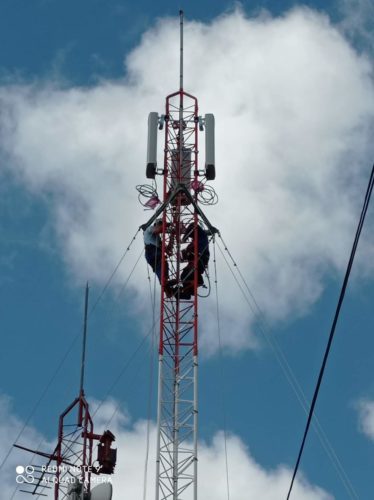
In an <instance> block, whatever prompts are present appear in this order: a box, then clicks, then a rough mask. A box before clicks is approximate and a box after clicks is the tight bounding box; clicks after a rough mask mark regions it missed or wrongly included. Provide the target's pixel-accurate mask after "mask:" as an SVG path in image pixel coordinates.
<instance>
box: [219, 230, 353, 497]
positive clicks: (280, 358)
mask: <svg viewBox="0 0 374 500" xmlns="http://www.w3.org/2000/svg"><path fill="white" fill-rule="evenodd" d="M220 238H221V240H222V243H223V244H224V246H225V251H226V252H227V253H228V255H229V256H230V259H231V260H232V262H233V265H234V268H235V269H236V271H237V272H238V274H239V276H240V278H241V280H242V282H243V284H244V287H245V289H246V290H247V291H248V293H249V295H250V297H251V299H252V301H253V304H254V305H253V304H252V303H251V301H250V300H249V298H248V297H247V295H246V293H245V291H244V289H243V287H242V286H241V284H240V283H239V281H238V279H237V277H236V276H235V274H234V272H233V270H232V269H231V266H230V264H229V262H228V260H227V259H226V257H225V255H224V253H223V251H222V249H221V248H220V246H219V244H218V242H217V246H218V249H219V250H220V252H221V255H222V257H223V259H224V260H225V263H226V265H227V266H228V268H229V270H230V272H231V274H232V276H233V277H234V280H235V281H236V283H237V285H238V287H239V289H240V290H241V292H242V294H243V297H244V299H245V300H246V302H247V304H248V305H249V307H250V309H251V311H252V312H253V314H254V315H255V316H256V317H257V318H258V328H259V331H260V332H261V334H262V336H263V337H264V339H265V340H266V342H267V343H268V345H269V347H270V348H271V349H272V351H273V353H274V355H275V358H276V360H277V362H278V364H279V366H280V368H281V370H282V372H283V375H284V376H285V378H286V380H287V382H288V383H289V385H290V387H291V389H292V390H293V392H294V394H295V396H296V399H297V400H298V402H299V403H300V406H301V407H302V409H303V410H304V412H305V414H308V411H309V403H308V402H307V399H306V396H305V394H304V391H303V389H302V388H301V386H300V384H299V382H298V380H297V378H296V375H295V374H294V371H293V370H292V368H291V366H290V364H289V363H288V361H287V358H286V356H285V354H284V352H283V350H282V349H281V347H280V345H279V344H278V342H277V341H276V339H275V337H273V336H271V334H270V331H271V329H270V327H269V326H268V324H267V322H266V319H265V314H264V313H263V311H262V310H261V308H260V306H259V305H258V302H257V301H256V298H255V296H254V294H253V292H252V291H251V289H250V288H249V286H248V284H247V282H246V280H245V278H244V276H243V274H242V272H241V271H240V268H239V266H238V265H237V263H236V262H235V260H234V258H233V256H232V254H231V252H230V251H229V249H228V247H227V245H226V244H225V242H224V241H223V239H222V237H221V236H220ZM313 428H314V430H315V432H316V434H317V436H318V438H319V440H320V443H321V445H322V447H323V449H324V450H325V452H326V454H327V456H328V457H329V459H330V461H331V463H332V465H333V467H334V468H335V470H336V472H337V474H338V476H339V478H340V480H341V482H342V484H343V486H344V488H345V489H346V491H347V493H348V495H349V496H350V498H352V499H353V500H355V499H358V495H357V493H356V491H355V489H354V487H353V485H352V483H351V481H350V479H349V477H348V475H347V473H346V472H345V469H344V467H343V465H342V463H341V462H340V460H339V458H338V456H337V454H336V452H335V450H334V448H333V446H332V444H331V443H330V441H329V439H328V437H327V435H326V433H325V431H324V429H323V427H322V425H321V423H320V421H319V420H318V418H317V416H316V417H315V422H313Z"/></svg>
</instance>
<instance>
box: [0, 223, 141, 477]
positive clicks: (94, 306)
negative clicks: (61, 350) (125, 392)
mask: <svg viewBox="0 0 374 500" xmlns="http://www.w3.org/2000/svg"><path fill="white" fill-rule="evenodd" d="M139 231H140V229H138V230H137V231H136V233H135V235H134V236H133V237H132V239H131V240H130V243H129V244H128V246H127V247H126V250H125V252H124V253H123V255H122V256H121V258H120V259H119V261H118V263H117V265H116V266H115V268H114V270H113V272H112V273H111V274H110V276H109V278H108V280H107V282H106V283H105V285H104V287H103V288H102V290H101V292H100V293H99V295H98V298H97V299H96V302H95V303H94V305H93V307H92V308H91V309H90V311H89V316H91V315H92V314H93V312H94V310H95V309H96V307H97V305H98V304H99V302H100V300H101V299H102V297H103V295H104V294H105V292H106V290H107V289H108V288H109V285H110V283H111V282H112V280H113V277H114V276H115V274H116V273H117V271H118V269H119V267H120V265H121V264H122V262H123V260H124V258H125V257H126V255H127V253H128V252H129V251H130V248H131V245H132V244H133V242H134V241H135V239H136V237H137V235H138V233H139ZM79 337H80V333H77V334H76V335H75V337H74V339H73V340H72V342H71V344H70V346H69V347H68V348H67V350H66V352H65V354H64V355H63V357H62V359H61V361H60V363H59V364H58V365H57V367H56V369H55V370H54V372H53V374H52V376H51V378H50V380H49V381H48V382H47V384H46V386H45V388H44V389H43V391H42V393H41V395H40V397H39V398H38V400H37V401H36V403H35V405H34V406H33V408H32V410H31V412H30V413H29V415H28V416H27V418H26V420H25V422H24V424H23V426H22V428H21V430H20V431H19V433H18V434H17V437H16V439H15V441H14V443H13V445H12V446H11V447H10V448H9V450H8V452H7V453H6V455H5V457H4V459H3V460H2V462H1V464H0V471H1V470H2V468H3V466H4V465H5V463H6V462H7V460H8V458H9V456H10V455H11V453H12V450H13V447H14V444H16V443H17V442H18V440H19V439H20V437H21V436H22V434H23V433H24V431H25V429H26V427H27V425H28V424H29V422H30V420H31V418H32V417H33V416H34V414H35V412H36V410H37V409H38V408H39V405H40V403H41V402H42V401H43V399H44V397H45V395H46V394H47V392H48V391H49V389H50V387H51V385H52V384H53V382H54V381H55V379H56V377H57V375H58V373H59V372H60V370H61V368H62V366H63V365H64V363H65V361H66V359H67V358H68V357H69V355H70V353H71V352H72V351H73V348H74V346H75V344H76V342H77V340H78V338H79Z"/></svg>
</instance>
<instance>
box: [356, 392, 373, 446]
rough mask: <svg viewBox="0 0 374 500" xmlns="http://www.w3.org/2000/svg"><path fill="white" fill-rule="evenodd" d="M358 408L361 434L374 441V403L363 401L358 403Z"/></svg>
mask: <svg viewBox="0 0 374 500" xmlns="http://www.w3.org/2000/svg"><path fill="white" fill-rule="evenodd" d="M357 408H358V412H359V427H360V430H361V432H363V433H364V434H365V435H366V436H367V437H369V438H370V439H372V440H373V441H374V401H370V400H368V399H363V400H361V401H359V402H358V404H357Z"/></svg>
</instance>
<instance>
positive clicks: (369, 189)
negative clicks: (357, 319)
mask: <svg viewBox="0 0 374 500" xmlns="http://www.w3.org/2000/svg"><path fill="white" fill-rule="evenodd" d="M373 185H374V165H373V167H372V170H371V175H370V179H369V183H368V187H367V190H366V194H365V199H364V204H363V207H362V211H361V215H360V220H359V223H358V226H357V230H356V235H355V239H354V242H353V246H352V250H351V255H350V257H349V261H348V265H347V270H346V273H345V276H344V280H343V285H342V288H341V291H340V296H339V300H338V305H337V308H336V311H335V315H334V319H333V322H332V326H331V330H330V335H329V338H328V342H327V346H326V350H325V354H324V356H323V360H322V365H321V369H320V372H319V375H318V379H317V384H316V388H315V390H314V394H313V399H312V403H311V405H310V410H309V415H308V419H307V423H306V426H305V430H304V435H303V438H302V442H301V446H300V450H299V453H298V456H297V460H296V464H295V468H294V472H293V475H292V480H291V484H290V489H289V491H288V494H287V500H289V498H290V495H291V492H292V488H293V485H294V481H295V478H296V474H297V471H298V469H299V465H300V461H301V457H302V454H303V451H304V446H305V442H306V438H307V436H308V432H309V427H310V423H311V421H312V417H313V413H314V408H315V405H316V402H317V398H318V394H319V390H320V387H321V383H322V379H323V375H324V373H325V368H326V364H327V360H328V356H329V353H330V350H331V345H332V341H333V340H334V335H335V330H336V325H337V323H338V319H339V315H340V310H341V307H342V304H343V301H344V297H345V292H346V290H347V285H348V281H349V276H350V274H351V270H352V266H353V261H354V258H355V255H356V251H357V246H358V242H359V239H360V235H361V231H362V227H363V225H364V221H365V217H366V213H367V209H368V206H369V202H370V197H371V193H372V191H373Z"/></svg>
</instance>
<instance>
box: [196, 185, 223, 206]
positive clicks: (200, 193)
mask: <svg viewBox="0 0 374 500" xmlns="http://www.w3.org/2000/svg"><path fill="white" fill-rule="evenodd" d="M196 192H197V199H198V201H199V203H200V204H201V205H217V203H218V194H217V193H216V191H215V189H214V188H213V187H212V186H209V185H208V184H204V185H203V187H202V189H197V190H196Z"/></svg>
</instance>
